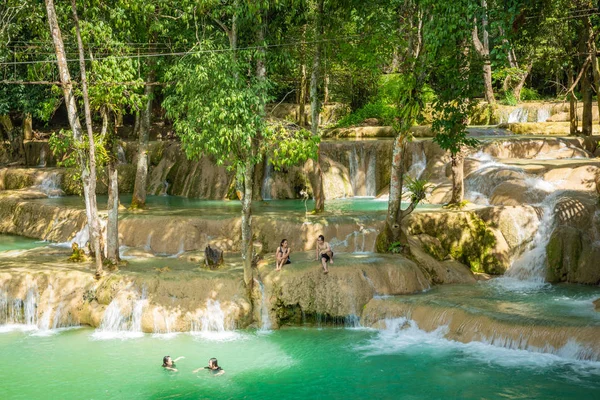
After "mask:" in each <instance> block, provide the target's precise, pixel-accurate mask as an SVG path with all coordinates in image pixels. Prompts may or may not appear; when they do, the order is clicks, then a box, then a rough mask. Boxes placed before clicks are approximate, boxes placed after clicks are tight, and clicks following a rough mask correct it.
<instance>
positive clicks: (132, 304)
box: [93, 288, 148, 339]
mask: <svg viewBox="0 0 600 400" xmlns="http://www.w3.org/2000/svg"><path fill="white" fill-rule="evenodd" d="M146 297H147V291H146V288H143V289H142V293H141V295H140V296H139V298H137V299H135V300H129V301H126V302H125V304H122V300H121V299H120V298H119V297H115V298H114V299H113V300H112V301H111V302H110V304H109V305H108V307H106V311H105V312H104V316H103V317H102V322H101V323H100V327H99V328H98V329H97V330H96V332H94V335H93V336H94V337H95V338H97V339H112V338H117V337H118V338H131V337H139V336H141V335H143V333H142V314H143V312H144V307H145V306H146V305H147V303H148V300H147V298H146ZM124 311H125V313H123V312H124Z"/></svg>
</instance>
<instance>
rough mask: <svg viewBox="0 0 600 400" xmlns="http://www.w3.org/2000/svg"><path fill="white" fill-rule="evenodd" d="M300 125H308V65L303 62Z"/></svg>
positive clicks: (301, 70) (299, 101)
mask: <svg viewBox="0 0 600 400" xmlns="http://www.w3.org/2000/svg"><path fill="white" fill-rule="evenodd" d="M298 104H299V110H298V114H299V115H298V125H300V126H306V125H308V124H307V122H306V120H307V118H306V65H305V64H302V65H301V66H300V95H299V97H298Z"/></svg>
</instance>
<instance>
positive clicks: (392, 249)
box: [388, 242, 404, 254]
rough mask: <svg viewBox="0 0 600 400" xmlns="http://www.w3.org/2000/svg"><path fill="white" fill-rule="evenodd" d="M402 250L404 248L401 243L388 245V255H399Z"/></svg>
mask: <svg viewBox="0 0 600 400" xmlns="http://www.w3.org/2000/svg"><path fill="white" fill-rule="evenodd" d="M403 248H404V246H403V245H402V243H400V242H393V243H390V245H389V246H388V253H392V254H400V253H402V250H403Z"/></svg>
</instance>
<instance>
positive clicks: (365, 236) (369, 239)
mask: <svg viewBox="0 0 600 400" xmlns="http://www.w3.org/2000/svg"><path fill="white" fill-rule="evenodd" d="M377 233H378V230H377V229H374V228H365V227H364V226H363V225H359V228H358V230H356V231H353V232H351V233H349V234H348V235H346V237H345V238H344V240H339V239H337V238H335V237H333V238H331V239H330V240H329V244H330V245H331V248H332V249H334V248H336V247H337V248H339V247H346V250H345V251H348V252H353V253H356V254H361V253H367V252H371V253H372V252H374V251H375V239H376V237H377ZM342 251H344V250H342Z"/></svg>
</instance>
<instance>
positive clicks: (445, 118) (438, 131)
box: [431, 101, 479, 155]
mask: <svg viewBox="0 0 600 400" xmlns="http://www.w3.org/2000/svg"><path fill="white" fill-rule="evenodd" d="M472 106H473V105H472V103H471V102H468V101H454V102H451V101H449V102H445V103H439V104H438V105H437V106H436V107H435V108H434V120H433V123H432V124H431V128H432V130H433V131H434V132H435V137H434V138H433V141H434V142H435V143H437V144H438V145H439V146H440V147H441V148H442V149H444V150H446V151H449V152H450V153H451V154H452V155H456V154H458V153H459V152H460V151H461V150H462V149H463V147H464V146H468V147H475V146H477V145H478V144H479V141H478V140H477V139H475V138H473V137H469V136H467V121H468V116H469V115H470V114H471V108H472Z"/></svg>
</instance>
